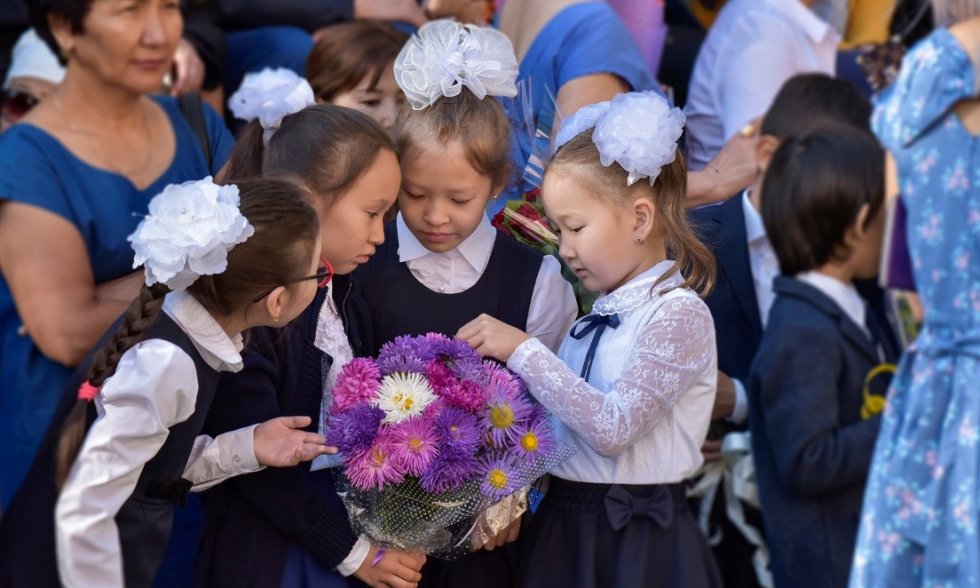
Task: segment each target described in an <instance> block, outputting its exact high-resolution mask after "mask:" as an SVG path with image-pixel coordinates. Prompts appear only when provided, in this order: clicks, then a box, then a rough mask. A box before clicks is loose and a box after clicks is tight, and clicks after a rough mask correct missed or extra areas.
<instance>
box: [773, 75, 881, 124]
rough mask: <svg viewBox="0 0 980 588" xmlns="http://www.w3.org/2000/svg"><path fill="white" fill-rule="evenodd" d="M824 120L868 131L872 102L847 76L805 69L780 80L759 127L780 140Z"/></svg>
mask: <svg viewBox="0 0 980 588" xmlns="http://www.w3.org/2000/svg"><path fill="white" fill-rule="evenodd" d="M827 124H844V125H848V126H852V127H854V128H857V129H862V130H864V131H867V132H871V126H870V125H871V102H870V101H869V100H868V99H867V98H865V97H864V95H862V94H861V92H859V91H858V89H857V87H856V86H855V85H854V84H852V83H851V82H848V81H847V80H839V79H837V78H832V77H830V76H827V75H824V74H817V73H808V74H799V75H796V76H793V77H791V78H790V79H788V80H787V81H786V83H785V84H783V87H782V88H780V89H779V93H778V94H776V97H775V98H774V99H773V101H772V105H771V106H770V107H769V110H768V111H767V112H766V116H765V117H764V118H763V119H762V126H761V128H760V130H759V131H760V133H761V134H763V135H772V136H773V137H775V138H777V139H779V140H780V141H782V140H783V139H786V138H788V137H791V136H793V135H800V134H803V133H807V132H809V131H811V130H813V129H815V128H818V127H821V126H824V125H827Z"/></svg>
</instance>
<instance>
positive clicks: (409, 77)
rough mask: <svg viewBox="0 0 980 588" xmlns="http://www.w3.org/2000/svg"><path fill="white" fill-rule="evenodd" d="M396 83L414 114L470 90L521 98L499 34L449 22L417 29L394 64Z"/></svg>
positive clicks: (513, 61) (510, 55)
mask: <svg viewBox="0 0 980 588" xmlns="http://www.w3.org/2000/svg"><path fill="white" fill-rule="evenodd" d="M395 80H396V81H397V82H398V86H399V87H400V88H401V89H402V91H403V92H405V98H406V99H407V100H408V103H409V104H411V105H412V108H414V109H415V110H421V109H423V108H425V107H426V106H429V105H431V104H432V103H433V102H435V101H436V100H437V99H438V98H440V97H441V96H447V97H452V96H458V95H459V93H460V92H462V91H463V87H464V86H465V87H467V88H469V90H470V92H473V94H475V95H476V96H477V97H478V98H480V99H481V100H482V99H483V98H484V97H486V96H488V95H489V96H506V97H513V96H516V95H517V85H516V83H515V80H517V58H516V57H515V56H514V46H513V45H511V43H510V39H508V38H507V36H506V35H504V34H503V33H501V32H500V31H497V30H494V29H491V28H489V27H480V26H476V25H461V24H459V23H457V22H455V21H451V20H434V21H432V22H429V23H428V24H426V25H424V26H423V27H422V28H420V29H419V31H418V33H417V34H416V35H415V36H414V37H412V38H411V40H409V42H408V43H406V44H405V46H404V47H402V50H401V52H400V53H399V54H398V57H397V58H396V59H395Z"/></svg>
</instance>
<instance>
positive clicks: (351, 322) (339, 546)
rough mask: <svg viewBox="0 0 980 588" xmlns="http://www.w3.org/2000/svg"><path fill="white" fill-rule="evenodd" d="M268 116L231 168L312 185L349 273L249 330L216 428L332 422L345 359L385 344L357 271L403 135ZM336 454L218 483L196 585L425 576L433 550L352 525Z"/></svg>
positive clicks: (343, 118)
mask: <svg viewBox="0 0 980 588" xmlns="http://www.w3.org/2000/svg"><path fill="white" fill-rule="evenodd" d="M269 85H273V84H269ZM289 93H290V94H291V93H292V92H291V91H290V92H289ZM310 94H311V95H312V91H311V92H310ZM265 122H266V127H267V129H263V127H262V124H260V122H259V121H253V122H251V123H250V124H249V125H248V126H247V127H246V128H245V130H244V131H243V133H242V135H241V136H240V137H239V141H238V144H237V145H236V147H235V151H234V152H233V153H232V156H231V159H230V160H229V165H228V170H227V175H228V176H229V177H230V178H234V177H249V176H256V175H259V174H261V175H263V176H269V177H271V176H276V177H286V178H290V179H292V180H294V181H297V182H300V183H302V184H303V185H304V186H305V187H306V188H307V190H308V194H309V197H310V201H311V202H312V204H313V207H314V208H315V209H316V210H317V213H318V215H319V217H320V224H321V226H322V233H321V241H322V243H321V244H322V247H323V253H322V255H323V257H324V258H325V260H326V261H327V262H329V263H330V265H332V266H333V268H334V270H335V271H336V276H335V277H334V278H333V280H332V281H331V282H330V284H329V285H328V286H327V288H324V289H321V290H319V291H318V292H317V295H316V297H315V298H314V300H313V303H312V304H311V305H310V306H309V307H307V309H306V310H305V311H304V312H303V314H302V315H301V316H300V317H299V318H298V319H297V320H296V322H295V324H294V325H292V326H291V328H290V329H287V330H286V331H284V332H277V331H274V330H271V329H266V328H257V329H252V330H251V331H250V332H249V334H248V337H249V339H250V340H251V341H252V342H253V345H252V347H251V349H250V350H249V351H247V352H246V353H245V355H244V363H245V367H244V369H243V370H242V371H241V372H239V373H236V374H225V375H224V376H223V377H222V379H221V381H220V382H219V384H218V393H217V394H218V399H219V401H217V402H216V403H215V407H214V409H213V410H212V411H211V413H210V414H209V415H208V420H207V424H206V430H207V431H208V432H209V433H210V434H219V433H221V432H225V431H231V430H235V429H238V428H240V427H241V426H243V425H240V424H239V423H250V422H258V421H254V419H256V418H257V419H259V421H263V420H267V419H270V418H274V417H277V416H281V415H286V414H301V415H307V416H310V417H312V418H313V419H315V422H320V421H321V418H322V414H323V412H322V409H323V407H324V406H329V402H330V393H331V390H332V388H333V382H335V381H336V378H337V375H338V373H339V371H340V368H341V367H342V366H343V365H344V364H345V363H347V362H348V361H350V359H352V358H353V357H354V356H358V355H364V354H366V353H370V351H371V349H372V348H373V342H372V341H371V339H370V335H371V330H370V328H369V325H370V321H369V320H368V317H367V312H366V308H365V304H364V302H363V299H362V298H361V295H360V293H359V292H358V288H357V287H356V284H354V282H353V280H352V279H351V278H350V277H349V275H348V274H350V273H351V272H352V271H353V270H354V269H355V268H356V267H358V266H359V265H361V264H363V263H365V262H366V261H367V260H368V259H369V258H370V257H371V256H372V255H373V254H374V252H375V250H376V248H377V247H378V246H379V245H380V244H381V243H382V241H383V240H384V230H383V225H382V222H383V221H382V219H383V216H384V213H385V211H386V210H387V209H388V208H389V207H390V206H391V205H392V203H393V202H394V200H395V197H396V196H397V194H398V189H399V185H400V182H401V174H400V172H399V168H398V160H397V159H396V157H395V150H394V147H393V145H392V143H391V140H390V139H389V138H388V135H387V134H386V133H385V132H384V131H383V130H382V129H381V127H380V126H378V124H377V123H376V122H375V121H374V120H372V119H371V118H370V117H369V116H368V115H366V114H363V113H361V112H356V111H354V110H351V109H347V108H342V107H339V106H334V105H331V104H318V105H316V106H311V107H308V108H305V109H303V110H300V111H299V112H295V113H293V114H289V115H287V116H285V117H283V118H282V119H281V122H280V121H278V120H276V121H272V122H271V123H270V121H268V120H266V121H265ZM275 127H277V129H276V130H274V131H273V130H272V129H273V128H275ZM269 131H271V132H269ZM263 135H266V137H267V139H268V140H267V142H264V141H263ZM313 429H315V426H312V427H311V430H313ZM326 458H330V459H326ZM335 458H336V456H323V459H321V458H318V459H316V460H314V461H313V463H312V464H309V465H308V464H300V465H298V466H296V467H291V468H279V469H275V470H271V469H270V470H264V471H262V472H258V473H257V474H253V475H251V476H242V477H240V478H236V479H234V480H230V481H229V482H228V484H224V485H222V486H219V487H216V488H214V489H213V490H211V491H209V492H208V495H207V499H206V500H205V501H204V531H203V536H202V542H201V549H200V552H199V555H198V558H199V559H198V562H197V565H196V569H197V572H198V574H199V577H198V578H197V584H198V585H206V586H211V587H212V588H217V587H223V586H228V587H237V586H246V585H248V586H290V587H301V586H318V587H331V586H347V585H348V582H350V583H351V585H362V584H360V582H364V583H366V584H367V585H369V586H390V587H392V588H408V587H410V586H412V585H414V584H415V583H416V582H418V581H419V579H420V575H419V572H418V570H419V568H421V566H422V564H423V563H424V561H425V557H424V556H422V555H416V554H408V553H401V552H398V551H392V550H389V551H387V552H379V550H377V549H376V548H374V547H372V546H371V545H370V543H369V542H368V541H367V540H366V539H361V538H359V537H357V536H356V535H355V534H354V533H353V531H352V530H351V528H350V524H349V522H348V518H347V511H346V510H345V508H344V506H343V504H342V503H341V501H340V498H339V497H338V496H337V494H336V491H335V490H334V485H333V474H332V473H331V472H330V468H331V467H333V466H336V465H340V460H339V459H335ZM247 478H248V479H247ZM243 561H247V562H249V565H248V566H243V565H241V563H242V562H243ZM358 580H359V581H360V582H358Z"/></svg>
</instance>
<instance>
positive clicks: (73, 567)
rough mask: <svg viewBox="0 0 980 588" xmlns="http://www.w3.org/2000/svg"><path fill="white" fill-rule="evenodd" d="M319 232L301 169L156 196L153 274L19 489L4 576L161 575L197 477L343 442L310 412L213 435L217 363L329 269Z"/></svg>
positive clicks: (296, 308)
mask: <svg viewBox="0 0 980 588" xmlns="http://www.w3.org/2000/svg"><path fill="white" fill-rule="evenodd" d="M319 231H320V229H319V223H318V222H317V218H316V213H315V211H314V210H313V209H312V207H311V206H310V205H309V204H308V203H307V202H306V199H305V195H304V193H303V191H302V190H301V189H300V188H298V187H297V186H296V185H295V184H292V183H290V182H283V181H275V180H250V181H246V182H241V183H240V184H238V185H237V186H235V185H227V186H217V185H215V184H214V183H213V182H211V179H210V178H207V179H205V180H201V181H198V182H188V183H186V184H181V185H178V186H169V187H168V188H167V189H166V190H164V191H163V192H162V193H161V194H160V195H158V196H157V197H155V198H154V199H153V200H152V202H151V203H150V212H149V214H148V215H147V216H146V217H145V218H144V219H143V220H142V221H141V224H140V225H139V227H137V229H136V232H135V233H133V234H132V235H131V236H130V237H129V241H131V242H132V244H133V249H134V250H135V252H136V258H135V263H136V264H139V265H143V266H144V267H145V283H144V284H143V286H142V288H141V290H140V295H139V297H138V298H137V300H136V301H134V302H133V303H132V305H131V306H130V307H129V310H128V311H127V312H126V314H125V316H124V317H123V319H122V321H120V324H119V326H118V327H117V328H116V329H115V331H114V332H112V333H111V334H110V335H108V336H107V337H106V338H105V340H104V344H103V345H102V346H101V348H100V349H99V350H98V351H97V352H96V353H95V354H94V356H92V357H91V358H90V360H89V361H88V362H86V367H85V370H84V371H83V372H80V373H83V374H84V375H83V376H81V377H80V378H78V379H79V380H80V379H81V378H84V381H83V382H81V383H80V385H79V382H78V381H76V382H75V385H74V386H73V388H74V389H73V390H70V392H71V393H70V394H69V395H67V396H65V397H64V400H63V401H62V403H61V404H60V405H59V408H58V411H57V414H56V416H55V420H54V423H55V424H54V426H52V427H51V428H50V429H49V432H48V435H47V437H46V438H45V440H44V442H43V443H42V446H41V449H40V451H39V452H38V458H37V459H36V460H35V462H34V466H33V468H32V469H31V471H30V473H29V474H28V476H27V478H26V480H25V483H24V484H23V486H22V487H21V490H20V492H18V494H17V495H16V497H15V498H14V500H13V502H12V505H11V506H12V508H11V509H10V511H9V512H8V513H7V515H6V519H5V520H4V521H3V526H2V527H0V570H2V572H0V585H4V586H14V587H18V586H25V587H26V586H56V585H65V586H104V587H106V588H110V587H121V586H123V585H126V586H150V585H151V584H152V583H153V579H154V577H155V576H156V573H157V568H158V566H159V565H160V562H161V560H162V558H163V555H164V550H165V548H166V546H167V539H168V536H169V535H170V530H171V525H172V518H173V511H174V508H173V507H174V503H182V501H183V500H184V498H185V497H186V494H187V492H188V491H189V490H201V489H204V488H207V487H209V486H212V485H214V484H217V483H219V482H220V481H221V480H223V479H224V478H227V477H230V476H236V475H239V474H245V473H249V472H252V471H256V470H258V469H261V468H262V467H263V466H267V465H269V466H288V465H294V464H296V463H298V462H299V460H301V459H311V458H313V457H315V456H318V455H321V454H324V453H326V452H327V451H331V450H330V449H329V448H327V447H326V446H325V445H324V444H323V437H322V436H320V435H316V434H314V433H308V432H304V431H302V430H296V429H300V428H301V427H304V426H306V425H307V424H309V418H307V417H295V418H283V419H273V420H270V421H269V422H264V423H262V424H261V425H258V426H254V427H253V426H247V427H243V428H241V429H240V430H238V431H235V432H230V433H228V434H227V435H223V436H221V437H215V438H211V437H207V436H201V435H200V432H201V428H202V426H203V424H204V417H205V415H206V414H207V412H208V408H209V407H210V406H211V404H212V402H221V400H220V399H218V400H216V397H215V388H216V386H217V382H218V378H219V374H220V373H221V372H234V371H238V370H241V369H242V356H241V351H242V345H243V340H242V332H243V331H245V330H246V329H249V328H252V327H256V326H260V325H263V326H269V327H281V326H283V325H285V324H286V323H288V322H289V321H291V320H292V319H293V318H295V317H296V316H298V315H299V314H300V313H301V312H302V310H303V309H304V308H305V307H306V306H307V305H308V304H309V303H310V301H311V300H312V299H313V296H314V294H315V292H316V287H315V286H316V284H315V282H314V280H321V281H322V280H325V279H326V278H327V277H328V275H327V274H326V273H325V272H324V271H323V270H321V269H319V268H318V266H319V264H320V239H319ZM76 390H77V392H76ZM257 422H258V421H257ZM52 511H53V514H54V516H53V517H52ZM55 556H56V557H55ZM55 560H57V566H53V565H52V562H54V561H55ZM59 580H60V584H59Z"/></svg>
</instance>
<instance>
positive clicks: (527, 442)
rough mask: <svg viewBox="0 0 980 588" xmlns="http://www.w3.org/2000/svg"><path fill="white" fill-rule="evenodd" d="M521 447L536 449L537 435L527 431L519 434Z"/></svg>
mask: <svg viewBox="0 0 980 588" xmlns="http://www.w3.org/2000/svg"><path fill="white" fill-rule="evenodd" d="M521 447H523V448H524V451H536V450H537V449H538V436H537V435H535V434H534V433H532V432H530V431H528V432H527V433H524V434H523V435H521Z"/></svg>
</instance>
